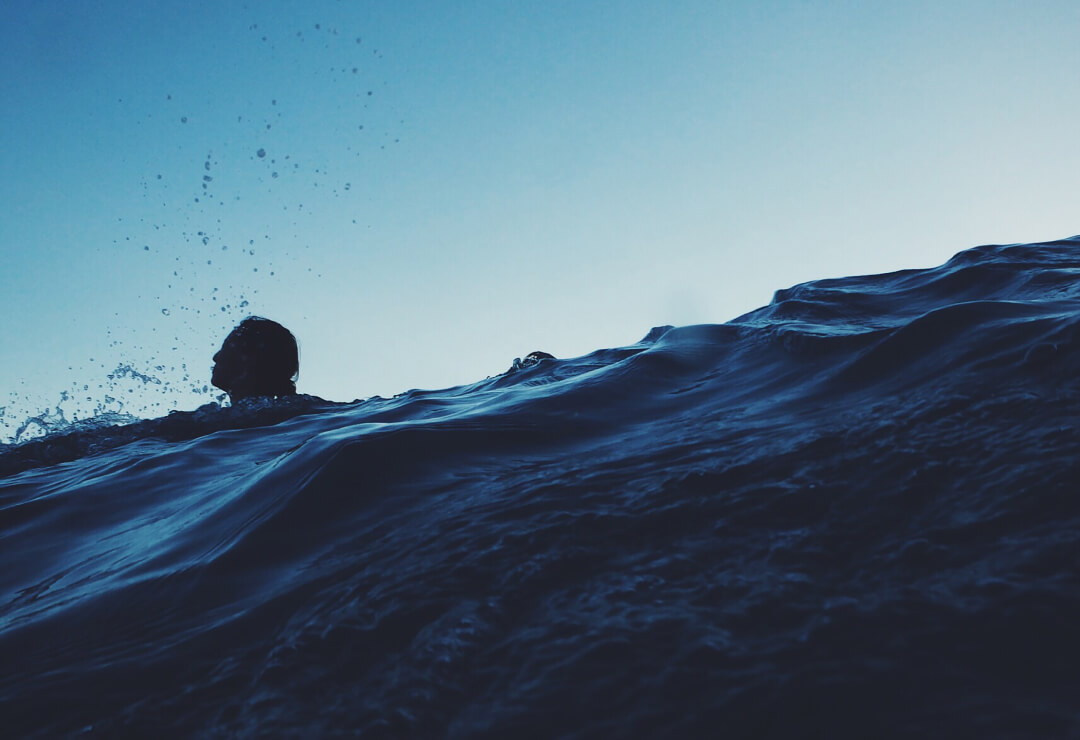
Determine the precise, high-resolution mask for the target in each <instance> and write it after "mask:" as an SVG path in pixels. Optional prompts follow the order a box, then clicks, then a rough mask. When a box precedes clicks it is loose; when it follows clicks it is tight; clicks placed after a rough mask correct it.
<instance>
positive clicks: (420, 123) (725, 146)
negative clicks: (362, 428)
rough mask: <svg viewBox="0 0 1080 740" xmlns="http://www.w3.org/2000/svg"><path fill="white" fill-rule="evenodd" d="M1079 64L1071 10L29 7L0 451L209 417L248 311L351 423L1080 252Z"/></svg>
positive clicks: (18, 69)
mask: <svg viewBox="0 0 1080 740" xmlns="http://www.w3.org/2000/svg"><path fill="white" fill-rule="evenodd" d="M1078 32H1080V3H1077V2H1075V0H1061V1H1059V2H1053V1H1046V2H1040V1H1039V0H1029V1H1027V2H1019V1H1017V2H1004V1H1000V2H995V1H994V0H978V1H975V0H972V1H970V2H964V1H962V2H950V1H949V0H936V1H934V2H922V1H920V0H904V2H873V3H867V2H855V1H850V2H843V1H827V0H822V1H820V2H814V1H812V0H802V1H795V0H791V1H788V2H780V1H776V2H769V1H765V2H703V1H698V0H681V1H679V2H670V1H665V2H643V1H635V0H623V1H622V2H605V1H597V0H590V2H580V0H575V1H572V2H571V1H565V2H561V1H557V0H545V1H544V2H525V1H522V0H514V1H510V0H507V1H506V2H479V1H478V2H454V3H450V2H367V1H364V2H361V1H356V2H348V1H346V0H339V1H332V0H314V1H310V0H309V1H306V2H303V3H300V2H280V1H277V2H275V1H272V0H271V1H267V0H259V1H258V2H255V0H252V1H251V2H249V3H246V4H245V3H239V2H229V1H227V0H226V1H222V0H215V1H214V2H206V1H203V0H194V1H192V0H185V2H182V3H180V2H172V1H171V0H165V1H163V2H156V3H145V2H135V1H134V0H131V1H120V0H65V1H63V2H60V1H58V0H0V171H2V172H3V175H4V176H3V178H0V199H2V202H3V210H2V212H0V213H2V216H0V309H2V310H3V315H4V316H5V320H4V322H3V323H2V324H0V352H2V362H0V393H2V394H3V395H0V406H2V407H4V408H5V409H6V410H5V412H4V414H3V416H0V440H3V439H9V438H10V436H11V434H12V433H13V432H14V429H15V428H16V427H17V426H18V424H19V423H20V422H22V421H23V420H24V419H25V418H26V417H27V416H28V415H30V414H33V413H36V412H38V411H40V410H42V409H45V408H51V407H55V406H56V405H57V404H58V403H59V402H60V401H61V398H63V396H62V394H63V393H65V392H66V393H67V400H65V401H63V402H62V403H61V406H62V407H63V408H64V409H65V411H66V412H67V414H68V417H69V418H71V417H72V416H81V417H85V416H87V415H89V414H90V413H92V411H93V409H95V408H98V409H105V410H118V409H120V408H123V410H125V411H127V412H130V413H134V414H138V415H143V416H156V415H160V414H162V413H165V412H166V411H168V410H170V409H174V408H181V409H186V408H194V407H195V406H198V405H199V404H201V403H205V402H207V401H209V400H212V399H214V398H215V397H216V395H215V394H214V393H211V392H210V391H213V390H214V389H212V388H211V389H209V390H206V391H204V390H203V387H204V386H205V385H206V384H207V383H208V382H209V371H210V357H211V356H212V355H213V353H214V351H215V350H216V349H217V347H218V346H219V345H220V343H221V341H222V339H223V338H224V336H225V335H226V334H227V333H228V330H229V329H230V328H231V327H232V326H233V325H235V323H237V322H238V321H239V320H240V319H241V318H243V317H244V316H246V315H249V314H252V313H254V314H259V315H264V316H267V317H269V318H273V319H276V320H278V321H280V322H282V323H284V324H285V325H286V326H288V327H289V328H290V329H292V330H293V332H294V333H295V334H296V335H297V337H298V338H299V340H300V344H301V375H300V381H299V383H298V387H299V390H300V391H301V392H305V393H312V394H315V395H319V396H322V397H324V398H328V399H333V400H351V399H353V398H363V397H367V396H371V395H375V394H380V395H392V394H395V393H399V392H402V391H405V390H407V389H410V388H415V387H421V388H439V387H446V386H451V385H456V384H460V383H465V382H472V381H475V380H479V379H481V378H483V377H485V376H487V375H493V374H496V373H499V372H502V371H503V370H505V369H506V368H507V367H508V366H509V365H510V364H511V362H512V360H513V358H514V357H515V356H523V355H525V354H526V353H528V352H530V351H532V350H536V349H542V350H545V351H548V352H551V353H554V354H555V355H558V356H576V355H581V354H585V353H588V352H590V351H592V350H594V349H598V348H601V347H612V346H620V345H625V344H631V343H633V342H635V341H637V340H638V339H640V338H641V337H642V336H644V335H645V334H646V333H647V332H648V330H649V328H650V327H652V326H657V325H662V324H676V325H682V324H692V323H720V322H723V321H727V320H729V319H731V318H733V317H735V316H737V315H739V314H741V313H744V312H746V311H749V310H752V309H754V308H756V307H758V306H760V305H764V304H766V303H768V302H769V300H770V298H771V296H772V293H773V291H774V290H776V289H779V288H785V287H788V286H790V285H792V284H794V283H798V282H803V281H806V280H812V279H816V278H823V277H840V276H845V275H853V274H864V273H874V272H885V271H890V270H895V269H900V268H907V267H928V266H932V265H936V264H940V263H941V262H943V261H945V260H946V259H948V258H949V257H950V256H951V255H952V254H953V253H955V252H957V251H960V250H962V249H966V248H968V247H971V246H974V245H976V244H980V243H991V242H996V243H1005V242H1028V241H1039V240H1045V239H1052V238H1059V237H1064V236H1071V235H1073V234H1076V233H1077V232H1080V225H1078V224H1080V217H1078V216H1080V199H1078V197H1077V196H1078V194H1080V184H1078V182H1077V177H1076V173H1078V172H1080V137H1078V136H1077V135H1076V130H1077V121H1080V82H1078V80H1080V45H1078V44H1077V43H1076V36H1077V33H1078ZM260 151H262V152H263V156H260V154H259V153H260ZM206 178H210V179H206ZM204 186H205V187H204ZM118 368H120V369H121V372H120V374H117V372H116V371H117V369H118ZM124 368H130V369H131V371H132V372H127V371H126V370H124ZM110 375H111V376H113V377H112V378H110Z"/></svg>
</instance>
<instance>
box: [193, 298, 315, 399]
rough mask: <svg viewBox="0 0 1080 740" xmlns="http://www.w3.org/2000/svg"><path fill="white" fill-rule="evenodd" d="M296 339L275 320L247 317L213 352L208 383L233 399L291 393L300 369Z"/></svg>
mask: <svg viewBox="0 0 1080 740" xmlns="http://www.w3.org/2000/svg"><path fill="white" fill-rule="evenodd" d="M299 360H300V358H299V351H298V349H297V346H296V338H295V337H294V336H293V335H292V333H290V332H289V330H288V329H286V328H285V327H284V326H282V325H281V324H279V323H277V322H276V321H271V320H269V319H264V318H262V317H260V316H249V317H248V318H246V319H244V320H243V321H241V322H240V324H239V326H237V327H236V328H235V329H233V330H232V332H230V333H229V336H228V337H226V339H225V343H224V344H222V345H221V349H220V350H218V353H217V354H216V355H214V368H213V370H212V372H211V374H210V382H211V383H213V384H214V386H215V387H217V388H220V389H221V390H223V391H225V392H226V393H228V394H229V397H230V398H232V400H233V401H234V402H235V401H238V400H240V399H241V398H250V397H252V396H292V395H295V394H296V384H295V382H294V381H295V380H296V375H297V373H298V372H299V370H300V362H299Z"/></svg>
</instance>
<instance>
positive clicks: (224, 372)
mask: <svg viewBox="0 0 1080 740" xmlns="http://www.w3.org/2000/svg"><path fill="white" fill-rule="evenodd" d="M248 362H249V360H248V357H247V355H246V353H245V352H244V350H243V346H242V342H241V341H240V339H239V337H238V336H237V334H236V332H235V331H233V332H232V333H231V334H229V336H228V337H226V338H225V342H224V344H222V345H221V349H219V350H218V352H217V354H216V355H214V369H213V371H212V372H211V374H210V382H211V383H213V385H214V387H215V388H220V389H221V390H223V391H225V392H226V393H232V392H233V390H234V389H235V388H236V387H237V386H238V385H239V384H240V381H241V380H242V378H243V377H244V375H246V367H247V365H248Z"/></svg>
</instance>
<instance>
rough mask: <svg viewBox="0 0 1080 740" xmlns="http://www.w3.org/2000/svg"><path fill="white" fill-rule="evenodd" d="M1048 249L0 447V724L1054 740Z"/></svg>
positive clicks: (1063, 447)
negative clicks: (357, 387) (345, 386)
mask: <svg viewBox="0 0 1080 740" xmlns="http://www.w3.org/2000/svg"><path fill="white" fill-rule="evenodd" d="M1078 397H1080V237H1074V238H1072V239H1066V240H1062V241H1057V242H1052V243H1044V244H1031V245H1011V246H984V247H978V248H975V249H970V250H968V251H965V252H961V253H960V254H958V255H956V257H954V258H953V259H952V260H950V261H949V262H948V263H947V264H945V265H943V266H941V267H937V268H933V269H924V270H907V271H902V272H897V273H892V274H887V275H874V276H866V277H850V278H841V279H834V280H821V281H816V282H813V283H807V284H804V285H798V286H795V287H793V288H790V289H788V290H781V291H779V292H777V294H776V296H775V298H774V300H773V301H772V303H770V305H768V306H765V307H763V308H761V309H759V310H756V311H753V312H751V313H749V314H746V315H745V316H742V317H740V318H738V319H736V320H734V321H731V322H729V323H727V324H723V325H714V326H687V327H680V328H672V327H660V328H657V329H653V330H652V331H651V332H649V333H648V335H647V336H646V337H645V338H644V339H643V340H642V341H641V342H639V343H638V344H636V345H633V346H630V347H622V348H618V349H609V350H602V351H598V352H595V353H593V354H591V355H588V356H585V357H580V358H574V359H550V360H541V361H539V362H536V363H530V362H518V363H515V364H514V367H512V368H511V370H509V371H508V372H506V373H504V374H502V375H498V376H495V377H491V378H487V379H485V380H483V381H480V382H478V383H475V384H473V385H469V386H463V387H459V388H451V389H448V390H441V391H412V392H409V393H406V394H403V395H401V396H398V397H395V398H392V399H383V398H373V399H368V400H365V401H357V402H353V403H347V404H339V403H330V402H326V401H322V400H320V399H316V398H311V397H301V398H297V399H294V400H291V401H287V402H279V403H273V402H262V403H252V404H246V405H241V406H238V407H236V408H224V409H221V408H217V407H215V406H212V405H210V406H206V407H203V408H202V409H199V410H198V411H195V412H191V413H185V414H173V415H171V416H169V417H166V418H164V419H159V420H153V421H148V422H139V423H136V424H130V425H127V426H119V427H110V426H104V425H99V426H97V427H94V426H93V425H89V426H87V427H86V428H80V429H74V430H70V431H68V432H67V433H65V434H54V435H53V436H51V437H48V438H46V439H44V440H38V441H34V442H30V443H27V444H24V445H20V446H17V447H16V446H9V447H4V448H2V452H0V475H2V476H3V477H0V666H2V668H0V716H2V727H3V734H4V736H8V737H22V736H27V737H56V736H67V735H70V736H77V737H116V736H142V737H155V736H210V737H216V736H235V735H271V736H274V735H285V736H312V737H314V736H334V735H357V736H362V737H375V738H378V737H418V738H428V737H431V738H441V737H450V738H464V737H470V738H471V737H490V738H507V737H567V738H587V737H650V738H652V737H671V738H676V737H679V738H681V737H705V736H708V737H739V738H742V737H753V738H787V737H832V736H838V735H839V736H845V737H894V736H895V737H1069V736H1072V737H1078V736H1080V638H1078V637H1077V626H1078V624H1080V545H1078V532H1080V454H1078V453H1080V431H1078V424H1077V422H1078V411H1080V406H1078Z"/></svg>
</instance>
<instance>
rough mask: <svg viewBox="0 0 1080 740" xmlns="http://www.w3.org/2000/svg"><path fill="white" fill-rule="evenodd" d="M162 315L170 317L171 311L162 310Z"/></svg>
mask: <svg viewBox="0 0 1080 740" xmlns="http://www.w3.org/2000/svg"><path fill="white" fill-rule="evenodd" d="M161 315H162V316H168V315H169V309H167V308H163V309H161Z"/></svg>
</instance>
